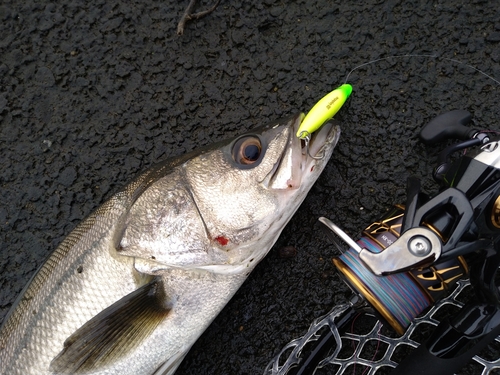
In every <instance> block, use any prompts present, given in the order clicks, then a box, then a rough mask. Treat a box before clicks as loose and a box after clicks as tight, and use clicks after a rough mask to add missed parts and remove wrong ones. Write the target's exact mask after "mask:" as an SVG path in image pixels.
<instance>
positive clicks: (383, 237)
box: [333, 205, 468, 335]
mask: <svg viewBox="0 0 500 375" xmlns="http://www.w3.org/2000/svg"><path fill="white" fill-rule="evenodd" d="M403 215H404V207H403V206H401V205H396V206H395V207H394V208H393V210H392V211H390V212H389V213H388V214H387V215H386V216H385V217H384V218H383V219H382V220H380V221H379V222H375V223H373V224H371V225H370V226H368V227H367V228H366V229H365V230H364V231H363V235H362V237H361V239H360V240H359V241H357V243H358V245H359V246H361V247H362V248H366V249H367V250H369V251H371V252H374V253H380V252H382V251H384V250H385V249H386V248H387V247H388V246H389V245H391V244H392V243H393V242H394V241H395V240H396V239H398V238H399V236H400V231H401V226H402V222H403ZM424 225H425V226H427V227H428V228H429V229H431V230H433V231H434V232H435V233H436V234H437V235H438V236H439V237H440V238H442V236H441V234H440V233H439V231H437V229H436V228H435V227H434V226H432V225H430V224H425V223H424ZM333 263H334V264H335V266H336V267H337V269H338V270H339V271H340V272H341V274H342V276H343V277H344V279H345V280H346V281H347V284H348V285H349V286H350V287H351V288H352V289H353V290H354V291H355V292H356V293H357V294H360V295H361V296H362V297H363V298H364V299H366V300H367V301H368V303H369V304H370V305H371V306H372V307H373V308H374V309H375V310H376V311H377V312H378V314H379V315H380V317H381V318H382V319H383V320H384V321H386V322H387V323H388V324H389V325H390V326H391V327H392V328H393V329H394V330H395V331H396V332H397V333H398V334H399V335H402V334H403V333H404V332H405V330H406V328H408V326H409V325H410V323H411V322H412V320H413V319H414V318H416V317H417V316H418V315H420V314H421V313H422V312H424V311H425V310H426V309H428V308H429V307H431V306H433V304H434V302H435V301H437V300H439V299H441V298H443V297H444V296H445V295H447V294H448V292H449V291H450V289H452V288H453V287H454V286H455V285H456V282H457V281H458V280H460V279H461V278H463V277H465V276H466V275H467V274H468V267H467V263H466V262H465V260H464V259H463V258H462V257H461V256H459V257H457V258H453V259H450V260H447V261H444V262H441V263H438V264H434V265H432V266H431V267H428V268H423V269H418V270H412V271H409V272H402V273H396V274H392V275H387V276H376V275H374V274H373V273H372V272H370V270H369V269H367V268H366V266H365V265H364V263H363V261H362V260H361V259H360V258H359V254H358V253H357V252H356V251H355V250H354V249H352V248H350V249H349V250H348V251H346V252H345V253H344V254H342V255H341V256H339V257H337V258H334V259H333Z"/></svg>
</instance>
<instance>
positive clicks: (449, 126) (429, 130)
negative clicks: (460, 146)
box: [420, 109, 478, 145]
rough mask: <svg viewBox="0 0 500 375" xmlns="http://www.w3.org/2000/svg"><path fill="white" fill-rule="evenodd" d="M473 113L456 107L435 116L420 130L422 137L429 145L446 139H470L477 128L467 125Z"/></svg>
mask: <svg viewBox="0 0 500 375" xmlns="http://www.w3.org/2000/svg"><path fill="white" fill-rule="evenodd" d="M471 118H472V115H471V114H470V113H469V112H467V111H465V110H463V109H456V110H453V111H450V112H446V113H443V114H442V115H439V116H437V117H435V118H433V119H432V120H431V121H430V122H429V123H428V124H427V125H425V126H424V127H423V128H422V130H421V131H420V138H421V139H422V141H423V142H424V143H425V144H427V145H432V144H434V143H437V142H441V141H444V140H446V139H450V138H455V139H461V140H464V141H465V140H468V139H471V138H473V137H474V135H475V134H476V133H477V132H478V131H477V130H474V129H471V128H468V127H467V126H465V125H466V124H468V123H469V122H470V120H471Z"/></svg>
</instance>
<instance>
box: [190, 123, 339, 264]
mask: <svg viewBox="0 0 500 375" xmlns="http://www.w3.org/2000/svg"><path fill="white" fill-rule="evenodd" d="M302 118H303V115H302V114H297V115H294V116H292V117H291V118H288V119H284V120H279V121H275V122H272V123H270V124H267V125H264V126H260V127H257V128H255V129H254V130H252V131H251V132H248V133H246V134H243V135H241V136H239V137H237V138H235V139H233V140H232V141H229V142H227V143H225V144H224V145H223V146H222V147H220V148H218V149H215V150H212V151H210V152H206V153H202V154H201V155H199V156H198V157H196V158H193V159H191V160H189V161H188V162H186V163H185V165H184V170H185V175H186V177H187V181H188V183H189V187H190V190H191V193H192V195H193V198H194V201H195V202H196V207H197V209H198V211H199V214H200V216H201V217H202V218H203V223H204V226H205V229H206V233H207V237H208V239H209V241H210V243H211V246H212V250H211V251H213V252H214V253H221V252H222V253H224V254H225V255H226V257H227V261H226V263H227V265H229V267H227V269H228V270H229V269H235V268H234V267H235V266H236V269H239V268H242V267H243V268H248V267H250V266H252V265H253V264H257V263H258V261H260V260H261V259H262V258H263V257H264V256H265V255H266V254H267V252H268V251H269V249H270V248H271V247H272V245H273V244H274V243H275V241H276V240H277V238H278V236H279V234H280V233H281V231H282V229H283V228H284V226H285V225H286V223H287V222H288V221H289V220H290V218H291V217H292V216H293V214H294V213H295V211H296V210H297V208H298V207H299V206H300V204H301V203H302V201H303V200H304V198H305V197H306V195H307V193H308V191H309V190H310V188H311V187H312V185H313V184H314V182H315V181H316V180H317V178H318V177H319V175H320V173H321V172H322V170H323V168H324V167H325V165H326V163H327V162H328V160H329V158H330V156H331V154H332V152H333V149H334V147H335V145H336V143H337V141H338V139H339V135H340V129H339V127H338V126H337V125H336V124H335V122H334V121H330V122H327V123H326V124H325V125H324V126H323V127H322V128H321V130H320V131H318V132H316V133H315V134H314V135H313V136H312V138H311V139H310V142H309V144H308V150H307V149H306V147H305V143H304V141H302V140H301V139H299V138H297V137H296V135H295V134H296V132H297V129H298V127H299V125H300V122H301V120H302ZM311 155H312V156H315V155H321V157H320V158H313V157H312V156H311ZM214 267H216V268H218V269H219V270H223V269H225V268H224V265H222V266H221V265H217V266H214V265H207V266H206V268H214ZM228 272H229V271H228Z"/></svg>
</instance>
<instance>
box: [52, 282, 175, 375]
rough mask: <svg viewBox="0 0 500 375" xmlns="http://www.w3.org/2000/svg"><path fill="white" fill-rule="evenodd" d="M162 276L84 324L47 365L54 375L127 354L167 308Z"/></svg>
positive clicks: (93, 366) (65, 374) (92, 366)
mask: <svg viewBox="0 0 500 375" xmlns="http://www.w3.org/2000/svg"><path fill="white" fill-rule="evenodd" d="M162 284H163V283H162V280H161V278H159V277H157V278H155V279H153V281H151V282H150V283H148V284H146V285H144V286H142V287H140V288H139V289H137V290H135V291H134V292H132V293H130V294H128V295H126V296H125V297H123V298H122V299H120V300H119V301H117V302H115V303H114V304H112V305H111V306H109V307H108V308H106V309H105V310H103V311H101V312H100V313H99V314H97V315H96V316H95V317H94V318H92V319H91V320H89V321H88V322H87V323H85V324H84V325H83V326H82V327H81V328H79V329H78V330H77V331H76V332H75V333H73V334H72V335H71V336H70V337H69V338H68V339H67V340H66V341H65V342H64V349H63V350H62V351H61V352H60V353H59V354H58V355H57V357H55V358H54V360H53V361H52V363H51V364H50V371H52V372H54V373H55V374H57V375H68V374H79V373H82V372H87V371H90V370H94V369H97V368H100V367H101V366H104V365H107V364H109V363H111V362H113V361H115V360H117V359H119V358H121V357H123V356H125V355H126V354H127V353H129V352H130V351H131V350H133V349H134V348H136V347H137V346H138V345H139V344H140V343H141V342H142V341H143V340H144V339H145V338H146V337H148V336H149V335H150V334H151V333H152V332H153V331H154V330H155V329H156V327H157V326H158V324H160V322H161V321H162V320H163V319H164V318H165V317H166V316H167V315H168V313H169V312H170V308H169V307H168V304H167V303H166V301H167V300H166V296H165V292H164V288H163V285H162Z"/></svg>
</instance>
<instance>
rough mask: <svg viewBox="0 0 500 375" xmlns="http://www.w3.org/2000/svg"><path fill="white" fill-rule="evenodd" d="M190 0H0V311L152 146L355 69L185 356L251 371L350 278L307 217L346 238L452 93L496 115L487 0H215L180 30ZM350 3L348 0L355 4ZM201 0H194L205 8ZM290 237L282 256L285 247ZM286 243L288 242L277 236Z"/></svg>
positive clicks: (266, 117) (243, 120) (384, 194)
mask: <svg viewBox="0 0 500 375" xmlns="http://www.w3.org/2000/svg"><path fill="white" fill-rule="evenodd" d="M187 3H188V1H187V0H184V1H158V0H155V1H153V0H141V1H123V2H119V1H115V0H111V1H103V0H89V1H83V0H73V1H70V2H54V3H48V2H44V1H42V2H35V1H32V0H26V1H9V0H4V1H2V2H1V3H0V163H1V168H0V254H1V256H0V320H2V319H3V317H4V316H5V314H6V313H7V311H8V309H9V308H10V306H11V304H12V302H13V301H14V299H15V298H16V296H17V295H18V294H19V293H20V292H21V289H22V288H23V287H24V285H25V284H26V283H27V282H28V280H29V279H30V277H31V276H32V275H33V273H34V272H35V270H36V269H37V268H38V267H39V266H40V265H41V264H42V263H43V261H44V259H45V258H46V257H47V256H48V255H49V254H50V252H51V251H52V250H53V249H54V248H55V247H56V246H57V244H58V243H60V242H61V240H62V239H63V238H64V237H65V236H66V235H67V234H68V233H69V232H70V231H71V230H72V229H73V228H74V227H75V226H76V225H77V224H78V223H79V222H80V221H81V220H82V219H83V218H84V217H85V216H86V215H88V214H89V213H90V212H92V211H93V210H94V209H95V208H96V207H97V206H99V205H100V204H101V203H103V201H104V200H105V199H106V198H107V197H109V196H110V195H111V194H112V193H113V192H114V191H116V190H117V189H118V188H119V187H120V186H123V185H124V184H125V183H126V182H127V181H129V180H130V179H132V178H133V176H135V175H137V174H138V173H139V172H140V171H141V170H144V169H145V168H146V167H148V166H150V165H151V164H153V163H155V162H156V161H158V160H162V159H165V158H167V157H169V156H173V155H179V154H182V153H185V152H186V151H189V150H192V149H194V148H196V147H199V146H201V145H205V144H207V143H211V142H213V141H216V140H219V139H222V138H226V137H231V136H234V135H236V134H238V133H240V132H242V131H244V130H247V129H250V128H252V127H253V126H255V125H257V124H260V123H262V122H266V121H270V120H273V119H276V118H280V117H284V116H287V115H290V114H292V113H294V112H296V111H298V110H302V111H307V110H308V109H309V108H311V106H312V105H313V104H314V103H315V102H316V101H317V100H318V99H319V98H320V97H322V96H323V95H324V94H325V93H327V92H329V91H330V90H332V89H333V88H335V87H336V86H338V85H339V84H341V83H343V82H344V80H345V78H346V75H347V73H348V72H349V71H350V70H351V69H353V68H354V67H356V66H358V65H360V64H364V63H367V62H369V61H371V60H376V59H380V58H385V57H389V56H394V55H397V56H400V55H407V54H419V55H422V54H423V55H433V56H437V58H435V57H411V58H409V57H400V58H392V59H387V60H381V61H378V62H375V63H373V64H370V65H366V66H363V67H361V68H359V69H357V70H355V71H354V72H353V73H352V74H351V75H350V77H349V79H348V81H349V82H350V83H351V84H352V85H353V87H354V92H353V95H352V97H351V99H350V100H349V102H348V104H347V105H346V107H345V108H344V109H342V111H341V113H339V114H338V116H337V118H338V119H339V120H340V121H341V122H342V131H343V135H342V138H341V141H340V143H339V145H338V147H337V149H336V151H335V152H334V155H333V157H332V160H331V161H330V163H329V164H328V166H327V168H326V170H325V172H324V174H323V175H322V177H321V178H320V179H319V181H318V182H317V184H316V185H315V186H314V188H313V189H312V191H311V193H310V194H309V196H308V197H307V199H306V201H305V202H304V204H303V205H302V206H301V208H300V209H299V211H298V213H297V214H296V216H295V217H294V218H293V219H292V221H291V222H290V224H289V225H288V226H287V227H286V228H285V230H284V231H283V234H282V236H281V238H280V239H279V241H278V243H277V244H276V245H275V247H274V248H273V249H272V250H271V252H270V253H269V255H268V256H267V257H266V259H265V260H264V261H263V262H262V263H261V264H260V265H259V266H258V267H257V268H256V270H255V271H254V272H253V273H252V274H251V275H250V277H249V279H248V280H247V282H246V283H245V284H244V285H243V287H242V288H241V289H240V290H239V292H238V293H237V294H236V295H235V297H234V298H233V299H232V300H231V301H230V302H229V304H228V305H227V306H226V308H225V309H224V310H223V311H222V313H221V314H220V315H219V316H218V318H217V319H216V320H215V321H214V323H213V324H212V325H211V327H210V328H209V329H208V330H207V331H206V332H205V334H204V335H203V336H202V337H201V338H200V340H199V341H198V342H197V343H196V344H195V346H194V347H193V349H192V351H191V352H190V354H189V355H188V356H187V357H186V359H185V361H184V363H183V364H182V365H181V367H180V368H179V370H178V372H177V373H178V374H179V375H187V374H259V373H262V371H263V370H264V367H265V366H266V364H267V362H268V361H269V360H270V359H271V358H272V357H273V356H274V355H275V354H276V353H277V352H278V351H279V350H280V349H281V348H282V347H283V346H284V345H285V344H286V343H287V342H288V341H290V340H291V339H292V338H295V337H298V336H300V335H302V334H303V333H304V332H305V331H306V330H307V328H308V326H309V324H310V322H311V321H312V320H313V319H314V318H315V317H318V316H320V315H322V314H324V313H326V312H327V311H328V310H329V309H330V308H331V306H333V304H336V303H341V302H344V301H345V300H346V299H347V298H348V296H349V295H350V292H349V290H348V289H347V288H346V287H345V286H344V285H343V283H342V282H341V281H340V280H339V278H338V276H337V274H336V271H335V269H334V266H333V265H332V263H331V258H332V257H333V256H334V255H335V254H336V250H335V248H333V247H332V246H331V245H329V244H328V243H327V242H326V241H325V239H324V238H323V235H322V233H321V232H319V231H318V230H317V227H316V224H315V223H316V221H317V218H318V217H319V216H326V217H329V218H330V219H332V220H333V221H334V222H336V223H338V224H339V225H340V226H341V227H342V228H343V229H344V230H346V231H347V232H348V233H349V234H351V235H352V236H353V237H357V236H359V233H360V231H361V229H363V228H364V227H365V226H367V225H368V224H370V223H371V222H372V221H374V220H376V219H377V218H379V217H380V215H381V214H382V213H384V212H385V211H386V210H387V208H388V207H389V206H390V205H391V204H392V203H394V202H403V201H404V198H405V181H406V178H407V177H408V176H410V175H416V176H418V177H420V178H422V179H423V186H424V188H425V189H426V190H428V191H435V189H436V185H435V184H434V183H433V181H432V179H431V178H430V172H431V170H432V167H433V163H434V162H435V160H436V155H437V153H438V151H439V150H440V147H426V146H423V145H422V144H421V143H420V142H419V140H418V138H417V136H418V132H419V129H420V128H421V127H422V126H423V125H424V124H425V123H427V122H428V121H429V120H431V119H432V118H433V117H435V116H437V115H439V114H440V113H443V112H445V111H448V110H451V109H456V108H459V109H466V110H469V111H470V112H472V113H473V115H474V122H475V124H474V125H475V126H476V127H478V128H489V129H496V130H500V125H499V123H498V118H499V108H498V102H499V100H500V94H499V92H498V91H499V89H500V84H499V83H498V82H495V81H493V80H491V79H488V78H487V77H485V76H484V75H482V74H480V73H479V72H478V71H477V70H475V69H472V68H470V67H469V66H467V65H465V64H459V63H457V62H456V61H452V60H450V59H454V60H455V59H456V60H459V61H462V62H464V63H467V64H470V65H472V66H474V67H476V68H477V69H480V70H481V71H483V72H485V73H487V74H488V75H490V76H493V77H497V78H500V48H499V47H500V21H499V20H500V7H498V4H497V2H496V1H481V0H476V1H456V0H441V1H439V0H434V1H431V0H428V1H426V0H420V1H411V0H408V1H394V0H388V1H376V0H367V1H363V2H346V1H338V0H334V1H322V0H310V1H304V0H302V1H300V0H299V1H295V2H291V3H287V2H283V1H278V0H264V1H258V2H257V1H256V2H253V1H252V2H250V1H248V2H238V1H231V2H229V1H222V2H221V4H220V5H219V6H218V8H217V9H216V10H215V12H213V13H212V14H210V15H208V16H207V17H205V18H203V19H201V20H197V21H192V22H189V23H188V24H187V27H186V30H185V33H184V35H183V36H181V37H179V36H177V35H176V27H177V22H178V20H179V18H180V16H181V14H182V12H183V11H184V9H185V7H186V6H187ZM349 3H356V4H349ZM206 6H208V2H207V1H202V2H201V4H200V5H199V6H198V7H197V9H198V10H199V9H203V8H204V7H206ZM286 246H293V247H294V248H295V251H294V252H292V253H293V254H292V256H282V252H283V250H282V249H283V248H284V247H286ZM286 253H287V254H288V252H286Z"/></svg>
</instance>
